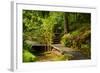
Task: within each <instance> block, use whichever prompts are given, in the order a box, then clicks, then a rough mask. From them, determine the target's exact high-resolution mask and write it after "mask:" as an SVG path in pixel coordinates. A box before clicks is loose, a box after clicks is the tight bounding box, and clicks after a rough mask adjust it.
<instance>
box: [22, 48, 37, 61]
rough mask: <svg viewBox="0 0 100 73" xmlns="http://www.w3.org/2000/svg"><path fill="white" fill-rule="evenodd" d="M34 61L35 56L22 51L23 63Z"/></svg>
mask: <svg viewBox="0 0 100 73" xmlns="http://www.w3.org/2000/svg"><path fill="white" fill-rule="evenodd" d="M36 60H37V58H36V56H35V55H33V54H32V53H30V52H29V51H27V50H24V51H23V62H34V61H36Z"/></svg>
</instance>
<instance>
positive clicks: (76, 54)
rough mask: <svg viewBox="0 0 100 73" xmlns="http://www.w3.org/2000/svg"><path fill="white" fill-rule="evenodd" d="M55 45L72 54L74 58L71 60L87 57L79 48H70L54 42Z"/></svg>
mask: <svg viewBox="0 0 100 73" xmlns="http://www.w3.org/2000/svg"><path fill="white" fill-rule="evenodd" d="M53 47H55V48H57V49H58V50H60V51H62V52H63V54H64V55H72V56H73V58H72V59H71V60H81V59H87V58H86V57H85V56H84V55H83V54H82V53H81V52H80V51H79V50H76V49H72V48H68V47H65V46H63V45H61V44H53Z"/></svg>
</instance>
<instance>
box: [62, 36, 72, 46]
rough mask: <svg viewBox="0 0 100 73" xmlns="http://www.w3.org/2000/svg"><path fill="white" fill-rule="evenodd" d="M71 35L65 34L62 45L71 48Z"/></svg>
mask: <svg viewBox="0 0 100 73" xmlns="http://www.w3.org/2000/svg"><path fill="white" fill-rule="evenodd" d="M71 38H72V36H71V34H65V35H64V36H63V37H62V38H61V44H63V45H64V46H67V47H70V46H71V45H72V44H71V42H72V41H71Z"/></svg>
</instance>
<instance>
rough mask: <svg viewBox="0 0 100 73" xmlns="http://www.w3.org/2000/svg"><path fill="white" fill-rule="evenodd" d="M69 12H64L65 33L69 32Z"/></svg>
mask: <svg viewBox="0 0 100 73" xmlns="http://www.w3.org/2000/svg"><path fill="white" fill-rule="evenodd" d="M68 16H69V13H66V12H64V34H67V33H68V32H69V21H68Z"/></svg>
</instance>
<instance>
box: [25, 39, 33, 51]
mask: <svg viewBox="0 0 100 73" xmlns="http://www.w3.org/2000/svg"><path fill="white" fill-rule="evenodd" d="M31 47H32V45H31V44H28V43H26V41H24V42H23V49H25V50H28V51H30V49H31Z"/></svg>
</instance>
